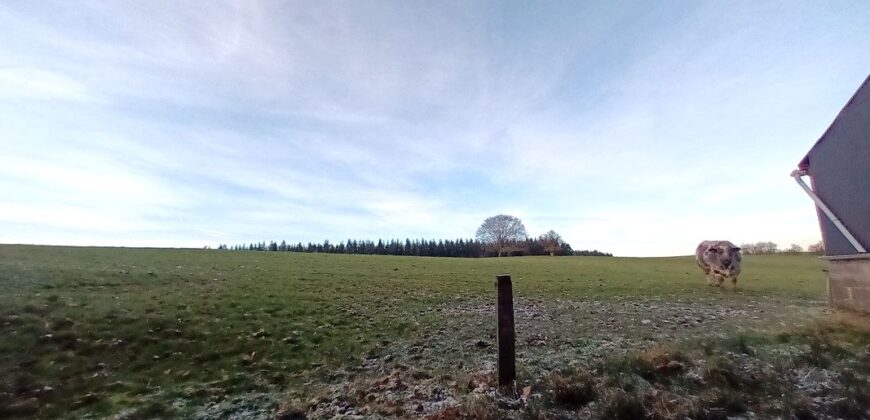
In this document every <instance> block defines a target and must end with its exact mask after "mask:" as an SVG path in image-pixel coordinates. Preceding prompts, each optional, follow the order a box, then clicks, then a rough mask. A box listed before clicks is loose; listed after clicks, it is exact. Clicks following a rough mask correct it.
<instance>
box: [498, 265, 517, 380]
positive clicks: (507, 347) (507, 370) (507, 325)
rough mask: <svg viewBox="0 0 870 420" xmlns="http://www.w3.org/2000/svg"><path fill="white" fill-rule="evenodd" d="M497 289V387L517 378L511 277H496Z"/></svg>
mask: <svg viewBox="0 0 870 420" xmlns="http://www.w3.org/2000/svg"><path fill="white" fill-rule="evenodd" d="M496 288H497V289H498V305H497V308H496V311H497V312H498V330H497V333H496V340H497V341H498V365H497V368H498V385H499V386H503V387H504V386H511V385H513V383H514V380H515V379H516V377H517V366H516V350H515V348H514V344H515V343H514V292H513V286H512V285H511V276H508V275H500V276H496Z"/></svg>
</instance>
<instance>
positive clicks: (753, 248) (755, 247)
mask: <svg viewBox="0 0 870 420" xmlns="http://www.w3.org/2000/svg"><path fill="white" fill-rule="evenodd" d="M740 250H741V251H743V253H744V254H775V253H777V252H778V251H779V246H778V245H777V244H775V243H773V242H756V243H754V244H742V245H740Z"/></svg>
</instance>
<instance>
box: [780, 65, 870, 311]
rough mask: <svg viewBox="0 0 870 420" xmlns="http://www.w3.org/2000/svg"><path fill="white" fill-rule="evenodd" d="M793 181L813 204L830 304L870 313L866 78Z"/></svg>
mask: <svg viewBox="0 0 870 420" xmlns="http://www.w3.org/2000/svg"><path fill="white" fill-rule="evenodd" d="M805 175H809V177H810V179H811V180H812V189H810V188H809V187H808V186H807V185H806V184H805V183H804V182H803V180H802V178H801V177H802V176H805ZM792 176H794V178H795V180H797V181H798V184H800V185H801V187H803V188H804V190H806V191H807V193H808V194H809V195H810V197H811V198H813V200H814V201H815V202H816V211H817V213H818V217H819V227H820V228H821V231H822V240H823V241H824V243H825V257H823V258H824V259H826V260H828V261H829V270H828V298H829V300H830V302H831V304H832V305H834V306H837V307H843V308H849V309H854V310H858V311H862V312H870V254H868V253H867V248H870V77H868V78H867V79H865V80H864V83H863V84H861V86H860V87H859V88H858V91H856V92H855V94H854V95H853V96H852V99H850V100H849V102H847V103H846V106H845V107H844V108H843V110H842V111H840V114H839V115H837V117H836V118H835V119H834V122H832V123H831V126H830V127H828V129H827V130H826V131H825V133H824V134H822V137H821V138H819V140H818V141H817V142H816V144H815V145H813V147H812V148H811V149H810V151H809V152H808V153H807V155H806V156H805V157H804V158H803V160H801V161H800V163H799V164H798V169H797V170H796V171H794V172H793V173H792Z"/></svg>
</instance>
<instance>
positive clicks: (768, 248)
mask: <svg viewBox="0 0 870 420" xmlns="http://www.w3.org/2000/svg"><path fill="white" fill-rule="evenodd" d="M740 250H741V251H742V252H743V253H744V254H750V255H763V254H801V253H804V252H807V253H810V254H816V255H824V254H825V244H824V242H822V241H818V242H816V243H814V244H812V245H810V246H808V247H807V249H806V250H804V248H803V247H802V246H800V245H798V244H791V246H789V247H788V248H785V249H780V248H779V245H777V244H776V243H774V242H755V243H746V244H741V245H740Z"/></svg>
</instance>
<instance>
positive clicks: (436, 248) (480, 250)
mask: <svg viewBox="0 0 870 420" xmlns="http://www.w3.org/2000/svg"><path fill="white" fill-rule="evenodd" d="M218 249H222V250H233V251H273V252H308V253H327V254H369V255H412V256H418V257H464V258H480V257H494V256H496V255H498V252H497V251H496V250H494V249H492V248H491V247H489V246H487V244H485V243H482V242H480V241H478V240H476V239H456V240H451V239H446V240H443V239H439V240H434V239H429V240H427V239H415V240H411V239H405V240H404V241H402V240H399V239H391V240H388V241H385V240H383V239H378V240H377V242H375V241H371V240H354V239H348V240H347V241H346V242H338V243H332V242H330V241H328V240H327V241H323V243H312V242H308V243H307V244H302V243H301V242H298V243H296V244H288V243H287V242H286V241H281V242H280V243H278V242H275V241H270V242H268V243H267V242H259V243H249V244H238V245H231V246H228V245H226V244H221V245H220V246H218ZM503 255H506V256H524V255H559V256H570V255H577V256H607V257H612V256H613V254H610V253H607V252H601V251H598V250H591V251H587V250H582V251H577V250H573V249H571V245H569V244H568V243H565V242H562V243H560V244H558V245H557V246H553V245H552V244H549V243H547V242H546V241H542V240H540V239H535V238H528V239H526V240H525V241H516V242H514V243H512V244H511V245H510V246H509V247H508V252H507V253H504V254H503Z"/></svg>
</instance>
